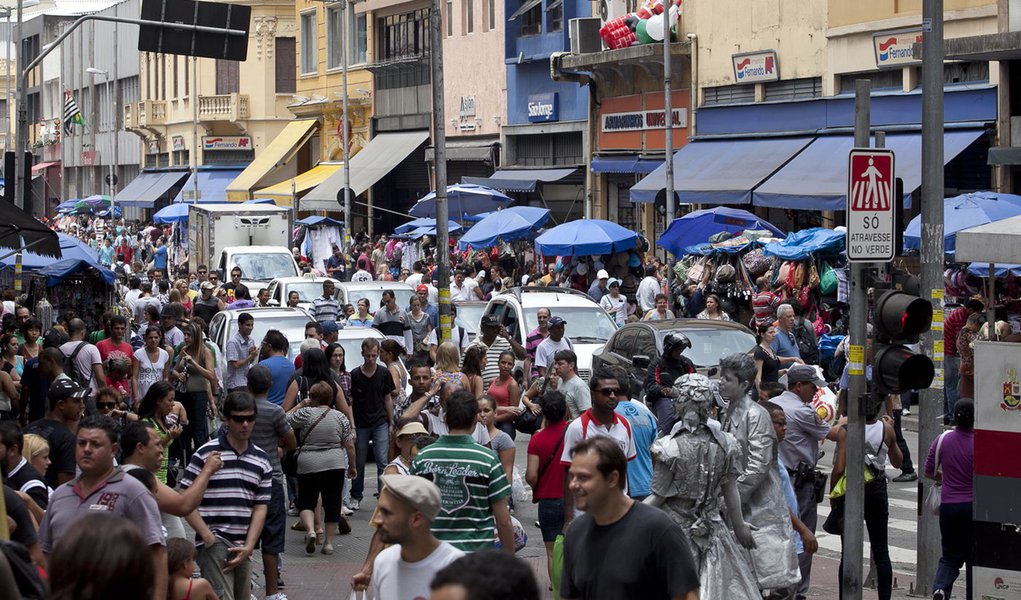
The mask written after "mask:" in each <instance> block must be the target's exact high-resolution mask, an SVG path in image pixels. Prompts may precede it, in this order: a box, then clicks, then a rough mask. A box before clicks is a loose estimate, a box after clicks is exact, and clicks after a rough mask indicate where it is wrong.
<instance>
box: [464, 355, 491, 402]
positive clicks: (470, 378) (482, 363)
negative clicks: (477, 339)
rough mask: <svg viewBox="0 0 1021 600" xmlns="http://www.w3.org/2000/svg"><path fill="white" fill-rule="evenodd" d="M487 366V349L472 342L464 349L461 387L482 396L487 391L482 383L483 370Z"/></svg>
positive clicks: (477, 396)
mask: <svg viewBox="0 0 1021 600" xmlns="http://www.w3.org/2000/svg"><path fill="white" fill-rule="evenodd" d="M485 368H486V351H485V350H483V349H482V346H478V345H475V344H472V345H471V346H468V349H467V350H465V351H464V358H463V359H462V360H461V387H463V388H464V389H466V390H468V391H469V392H471V393H472V394H474V395H475V397H476V398H481V397H482V394H484V393H485V387H484V386H483V384H482V371H483V370H484V369H485Z"/></svg>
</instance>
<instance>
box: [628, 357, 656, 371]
mask: <svg viewBox="0 0 1021 600" xmlns="http://www.w3.org/2000/svg"><path fill="white" fill-rule="evenodd" d="M650 362H652V360H651V359H650V358H649V357H648V356H645V355H644V354H636V355H634V356H632V357H631V364H633V365H634V366H635V368H636V369H648V368H649V363H650Z"/></svg>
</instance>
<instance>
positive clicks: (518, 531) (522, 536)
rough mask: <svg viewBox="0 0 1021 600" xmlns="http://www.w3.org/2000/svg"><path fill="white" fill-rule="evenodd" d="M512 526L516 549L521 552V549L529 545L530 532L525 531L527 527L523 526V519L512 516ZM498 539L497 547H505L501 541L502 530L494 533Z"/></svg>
mask: <svg viewBox="0 0 1021 600" xmlns="http://www.w3.org/2000/svg"><path fill="white" fill-rule="evenodd" d="M511 528H512V529H513V530H514V551H515V552H521V549H522V548H524V547H525V546H527V545H528V534H526V533H525V528H524V527H522V526H521V521H518V520H517V519H516V518H514V517H511ZM493 536H494V537H495V539H496V549H497V550H499V549H500V548H502V547H503V544H501V543H500V532H499V530H498V531H496V532H494V533H493Z"/></svg>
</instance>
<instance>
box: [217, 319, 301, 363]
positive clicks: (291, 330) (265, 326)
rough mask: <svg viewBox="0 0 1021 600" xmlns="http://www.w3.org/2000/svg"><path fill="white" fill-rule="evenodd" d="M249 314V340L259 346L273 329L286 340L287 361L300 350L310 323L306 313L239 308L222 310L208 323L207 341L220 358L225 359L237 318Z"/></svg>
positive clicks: (235, 328)
mask: <svg viewBox="0 0 1021 600" xmlns="http://www.w3.org/2000/svg"><path fill="white" fill-rule="evenodd" d="M241 313H249V314H250V315H252V317H254V318H255V328H254V329H252V338H253V339H255V340H256V342H258V343H260V344H261V343H262V338H264V337H265V336H266V332H267V331H269V330H270V329H276V330H277V331H279V332H280V333H282V334H284V337H285V338H287V344H288V350H287V357H288V358H290V359H291V360H294V358H295V357H296V356H298V352H299V351H300V350H301V343H302V342H304V341H305V326H306V325H308V323H309V321H313V320H314V319H313V318H312V316H311V315H309V314H308V311H305V310H303V309H301V308H287V307H283V308H258V307H252V308H238V309H234V310H221V311H220V312H218V313H216V314H215V315H213V318H212V319H210V321H209V339H210V341H212V342H213V344H215V345H216V347H217V348H219V349H220V355H221V356H224V355H225V354H226V351H227V340H229V339H230V338H231V336H233V335H234V334H235V333H237V330H238V315H240V314H241Z"/></svg>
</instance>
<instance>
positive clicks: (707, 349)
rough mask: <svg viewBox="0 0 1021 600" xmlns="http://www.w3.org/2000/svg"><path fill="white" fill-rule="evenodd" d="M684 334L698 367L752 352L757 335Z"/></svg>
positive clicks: (735, 332) (734, 332)
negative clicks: (732, 355) (689, 341)
mask: <svg viewBox="0 0 1021 600" xmlns="http://www.w3.org/2000/svg"><path fill="white" fill-rule="evenodd" d="M568 327H570V324H568ZM684 335H686V336H688V339H689V340H691V348H689V349H688V350H685V351H684V356H687V357H688V358H689V359H691V362H693V363H695V366H696V367H715V366H717V365H719V364H720V359H721V358H723V357H724V356H729V355H731V354H737V353H746V352H751V351H752V349H754V348H755V336H754V335H752V334H751V332H748V331H741V330H740V329H729V328H728V329H708V328H704V329H703V328H696V329H685V330H684Z"/></svg>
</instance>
